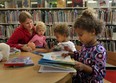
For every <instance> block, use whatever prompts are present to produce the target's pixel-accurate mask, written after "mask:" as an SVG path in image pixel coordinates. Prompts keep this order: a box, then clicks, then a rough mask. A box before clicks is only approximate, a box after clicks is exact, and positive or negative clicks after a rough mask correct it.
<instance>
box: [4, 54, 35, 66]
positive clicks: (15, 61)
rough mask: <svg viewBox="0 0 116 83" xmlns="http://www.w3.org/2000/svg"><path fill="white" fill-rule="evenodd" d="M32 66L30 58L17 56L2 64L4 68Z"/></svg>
mask: <svg viewBox="0 0 116 83" xmlns="http://www.w3.org/2000/svg"><path fill="white" fill-rule="evenodd" d="M32 65H34V63H33V61H32V59H31V57H28V56H25V57H24V56H19V57H14V58H11V59H9V60H8V61H6V62H5V63H4V66H6V67H22V66H32Z"/></svg>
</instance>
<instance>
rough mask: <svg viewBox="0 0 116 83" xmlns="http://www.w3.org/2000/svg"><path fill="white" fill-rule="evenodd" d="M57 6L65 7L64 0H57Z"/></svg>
mask: <svg viewBox="0 0 116 83" xmlns="http://www.w3.org/2000/svg"><path fill="white" fill-rule="evenodd" d="M57 7H66V0H57Z"/></svg>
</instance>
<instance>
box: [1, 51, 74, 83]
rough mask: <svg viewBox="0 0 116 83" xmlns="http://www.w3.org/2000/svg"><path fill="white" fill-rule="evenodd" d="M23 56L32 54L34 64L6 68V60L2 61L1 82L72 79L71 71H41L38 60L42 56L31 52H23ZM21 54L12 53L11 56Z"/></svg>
mask: <svg viewBox="0 0 116 83" xmlns="http://www.w3.org/2000/svg"><path fill="white" fill-rule="evenodd" d="M20 55H21V56H30V57H31V58H32V60H33V61H34V66H28V67H21V68H6V67H4V62H1V63H0V82H1V83H65V82H66V81H67V80H69V79H71V76H72V74H70V73H39V72H38V70H39V67H40V66H39V65H38V60H39V59H41V56H39V55H35V54H32V53H30V52H21V54H20ZM14 56H19V55H11V56H10V57H14Z"/></svg>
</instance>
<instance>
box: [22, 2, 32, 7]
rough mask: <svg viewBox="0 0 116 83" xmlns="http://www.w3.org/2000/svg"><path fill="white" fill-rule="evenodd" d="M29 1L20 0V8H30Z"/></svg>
mask: <svg viewBox="0 0 116 83" xmlns="http://www.w3.org/2000/svg"><path fill="white" fill-rule="evenodd" d="M30 4H31V2H30V0H22V7H23V8H30Z"/></svg>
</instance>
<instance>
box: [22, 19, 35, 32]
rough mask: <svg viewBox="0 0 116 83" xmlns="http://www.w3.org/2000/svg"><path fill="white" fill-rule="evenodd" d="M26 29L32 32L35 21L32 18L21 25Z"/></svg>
mask: <svg viewBox="0 0 116 83" xmlns="http://www.w3.org/2000/svg"><path fill="white" fill-rule="evenodd" d="M21 24H22V25H23V26H24V28H25V29H27V30H28V31H30V30H31V29H32V28H33V26H34V24H33V20H32V19H30V18H27V19H26V21H25V22H23V23H21Z"/></svg>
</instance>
